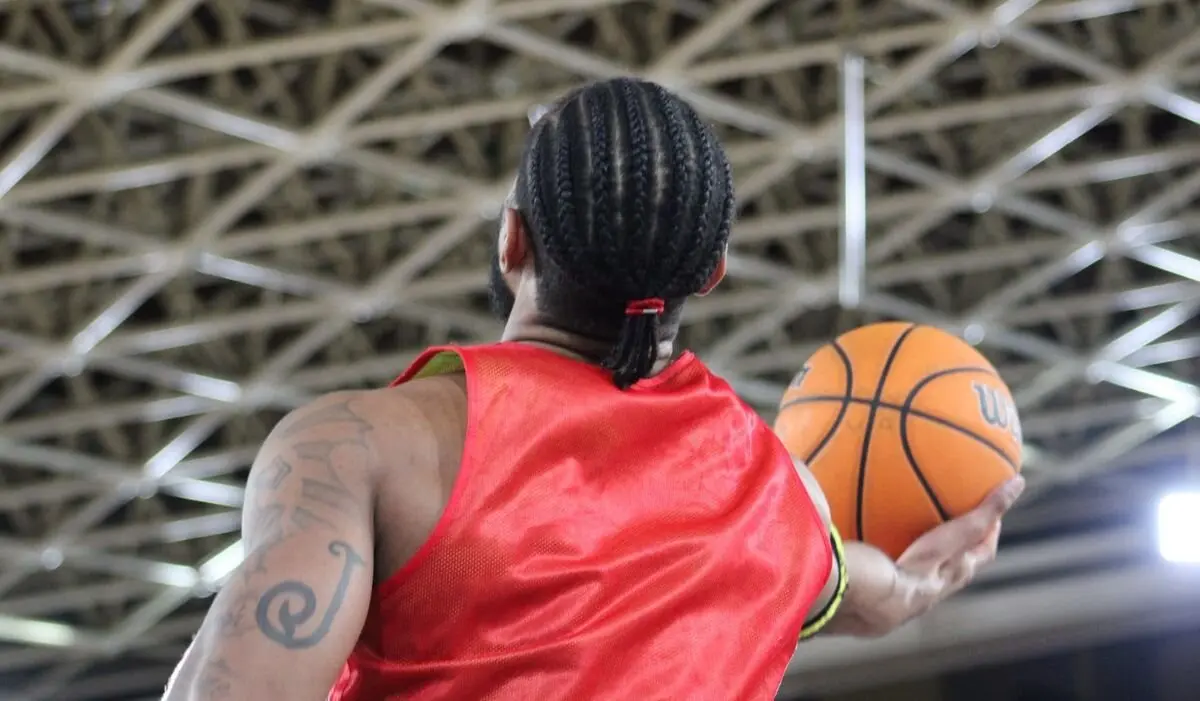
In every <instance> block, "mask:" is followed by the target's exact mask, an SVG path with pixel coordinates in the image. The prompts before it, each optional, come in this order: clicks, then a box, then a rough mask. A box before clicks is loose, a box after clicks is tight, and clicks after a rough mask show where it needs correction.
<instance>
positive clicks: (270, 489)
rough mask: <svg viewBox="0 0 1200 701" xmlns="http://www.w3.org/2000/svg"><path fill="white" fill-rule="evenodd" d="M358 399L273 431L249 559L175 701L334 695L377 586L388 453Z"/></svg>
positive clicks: (249, 530)
mask: <svg viewBox="0 0 1200 701" xmlns="http://www.w3.org/2000/svg"><path fill="white" fill-rule="evenodd" d="M359 397H361V395H359V394H355V393H346V394H337V395H330V396H327V397H324V398H321V399H318V400H316V401H314V402H313V403H311V404H309V405H308V406H305V407H303V408H301V409H298V410H296V411H295V412H293V413H292V414H290V415H289V416H288V417H287V418H285V419H284V420H283V421H281V422H280V423H279V425H278V426H276V428H275V429H274V431H272V433H271V435H270V436H269V437H268V439H267V441H266V443H265V444H264V445H263V447H262V450H261V452H260V453H259V455H258V458H257V459H256V460H255V462H254V466H253V468H252V469H251V472H250V479H249V482H248V484H247V489H246V502H245V506H244V510H243V517H242V538H243V545H244V547H245V552H246V558H245V561H244V562H243V564H242V565H241V566H240V567H239V568H238V570H237V571H236V572H234V573H233V575H232V577H231V578H230V580H229V582H228V584H227V585H226V586H225V588H224V589H223V590H222V591H221V593H220V594H219V595H218V596H217V597H216V599H215V600H214V602H213V606H212V609H211V610H210V612H209V614H208V617H207V618H206V619H205V622H204V625H203V627H202V628H201V633H200V635H199V636H198V638H197V640H196V642H195V643H194V644H193V646H192V649H190V650H189V651H188V653H187V656H186V657H185V658H184V661H183V663H182V665H181V666H180V668H179V671H178V672H177V673H176V678H175V679H174V680H173V683H172V688H170V689H168V694H167V698H169V699H176V698H178V699H196V698H206V699H207V698H222V699H224V698H229V699H235V698H237V699H283V698H286V699H288V700H289V701H307V700H309V699H312V700H314V701H316V700H317V699H325V698H326V695H327V694H328V692H329V689H330V687H331V686H332V685H333V682H334V681H335V680H336V678H337V675H338V673H339V671H340V669H341V667H342V665H343V664H344V663H345V660H346V658H347V656H348V655H349V654H350V652H351V651H352V649H353V647H354V644H355V642H356V641H357V639H358V637H359V634H360V632H361V630H362V625H363V621H364V619H365V617H366V613H367V606H368V603H369V600H370V596H371V588H372V568H373V564H374V557H373V552H374V540H373V530H372V519H373V512H374V509H373V504H374V499H375V488H374V484H375V479H376V476H377V475H378V465H379V457H378V455H377V454H376V451H375V449H374V443H373V436H372V432H373V430H374V428H373V425H372V423H371V421H370V420H369V419H368V418H367V413H366V412H365V411H364V410H363V407H362V406H361V404H360V402H359V401H357V398H359ZM213 689H219V690H221V693H223V694H225V695H221V694H217V695H215V696H213V695H211V694H209V692H211V691H212V690H213Z"/></svg>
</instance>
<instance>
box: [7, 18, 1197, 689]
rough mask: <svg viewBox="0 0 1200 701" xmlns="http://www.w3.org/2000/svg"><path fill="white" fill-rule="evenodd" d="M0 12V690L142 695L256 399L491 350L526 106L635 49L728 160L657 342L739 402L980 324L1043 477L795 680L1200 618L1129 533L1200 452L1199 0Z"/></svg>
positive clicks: (1184, 587)
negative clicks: (844, 184) (843, 74)
mask: <svg viewBox="0 0 1200 701" xmlns="http://www.w3.org/2000/svg"><path fill="white" fill-rule="evenodd" d="M0 32H2V33H3V43H2V44H0V240H2V244H3V245H2V246H0V420H2V423H0V485H2V486H3V489H2V490H0V528H2V530H0V699H10V698H11V699H21V700H22V701H49V700H53V701H69V700H83V699H107V698H114V699H118V698H119V699H130V698H154V697H155V694H156V692H157V691H158V690H160V689H161V685H162V684H163V682H164V680H165V678H166V675H167V673H168V672H169V669H170V668H171V666H172V665H173V663H174V662H175V660H177V659H178V655H179V654H180V653H181V651H182V649H183V646H184V645H185V644H186V643H187V641H188V639H189V636H190V635H191V634H192V633H194V631H195V629H196V627H197V624H198V622H199V620H200V617H201V616H202V614H203V610H204V604H205V599H204V596H205V595H206V594H208V593H210V592H211V590H212V588H213V586H215V585H216V584H217V583H218V582H219V580H220V578H221V577H222V576H223V574H224V573H226V572H228V570H229V567H230V564H231V563H236V559H237V557H238V553H239V548H238V545H237V529H238V525H239V522H238V513H237V508H238V507H239V505H240V503H241V499H242V481H243V479H244V474H245V469H246V468H247V466H248V464H249V462H250V460H251V459H252V457H253V454H254V452H255V449H256V446H257V444H258V442H259V441H260V440H261V439H262V438H263V437H264V435H265V433H266V431H267V430H268V428H269V427H270V425H271V424H272V422H274V421H275V420H277V419H278V418H279V416H281V415H282V413H283V412H285V411H287V410H288V409H289V408H290V407H293V406H295V405H297V404H298V403H300V402H302V401H304V400H305V398H307V397H311V396H313V395H314V394H317V393H320V392H323V391H326V390H330V389H334V388H342V387H353V386H372V385H379V384H382V383H385V382H386V381H388V380H389V379H390V378H391V377H392V376H393V375H395V374H396V373H397V372H398V371H399V370H400V369H401V368H402V367H403V366H404V365H405V363H406V362H407V361H408V360H409V359H410V358H411V357H412V355H413V353H414V350H415V349H417V348H419V347H422V346H425V345H428V344H433V343H441V342H446V341H450V340H455V341H475V340H487V339H492V338H494V337H495V335H496V333H497V331H498V325H497V324H496V323H495V322H494V321H493V320H492V319H491V318H489V317H488V315H487V314H486V305H485V298H484V295H483V291H484V287H485V282H486V274H485V269H486V263H487V259H488V255H489V241H490V237H491V236H492V235H493V234H494V232H495V226H496V223H495V221H494V219H493V217H494V215H495V214H496V212H497V211H498V207H499V204H500V202H501V201H502V199H501V198H502V196H503V195H504V194H505V192H506V190H507V186H508V182H509V180H508V178H509V177H510V175H511V169H512V167H513V166H514V164H515V162H516V159H517V157H518V155H519V150H520V145H521V141H522V139H523V138H524V135H525V133H526V131H527V124H526V112H527V110H528V109H529V108H530V106H531V105H533V104H535V103H538V102H544V101H546V100H548V99H551V98H553V97H554V96H556V95H559V94H561V93H562V92H563V91H564V90H566V89H567V88H569V87H571V86H573V85H576V84H578V83H579V82H580V81H583V80H586V79H593V78H601V77H607V76H613V75H618V74H626V73H636V74H640V75H644V76H648V77H650V78H653V79H656V80H659V81H661V82H663V83H664V84H666V85H668V86H670V87H672V88H674V89H675V90H677V91H678V92H680V93H681V94H683V95H684V96H685V97H687V98H688V99H689V100H690V101H692V103H693V104H694V105H695V106H696V107H697V108H698V109H700V110H701V111H702V112H703V113H704V114H705V116H706V117H707V118H708V119H710V120H711V121H712V122H713V123H714V124H716V125H717V127H718V129H719V130H720V132H721V134H722V137H723V139H724V140H725V143H726V145H727V148H728V151H729V153H730V157H731V159H732V160H733V161H734V163H735V170H736V175H737V179H738V188H739V194H740V197H741V201H742V209H741V214H740V221H739V223H738V225H737V228H736V231H735V234H734V237H735V240H734V245H733V250H732V254H731V268H730V273H731V276H730V280H729V281H728V283H727V284H726V285H725V286H724V287H723V289H721V290H719V291H718V292H716V293H714V294H713V295H711V296H709V297H706V298H704V299H701V300H697V301H696V302H695V303H694V304H692V305H691V308H690V310H689V313H688V315H687V319H686V334H687V340H688V342H689V344H690V345H691V346H692V347H693V348H696V349H698V350H699V351H700V352H701V355H702V356H703V357H705V358H706V359H707V360H708V361H709V362H710V363H711V364H712V365H713V366H714V367H715V368H717V369H719V370H720V371H722V372H724V373H726V374H727V375H728V376H729V377H730V378H732V379H733V381H734V382H735V384H736V386H737V387H738V388H739V390H740V391H742V392H743V393H744V395H745V396H746V397H747V399H748V400H749V401H751V402H752V403H755V404H756V405H758V406H761V407H762V408H763V409H764V411H765V412H767V413H769V412H770V410H771V408H772V407H773V405H774V403H775V402H776V401H777V399H778V397H779V396H780V394H781V392H782V388H783V387H784V385H785V384H786V382H787V380H788V378H789V377H790V375H791V374H792V373H793V372H794V371H795V370H796V369H797V368H798V367H799V366H800V365H801V364H802V362H803V360H804V359H805V358H806V357H807V355H808V354H809V353H810V352H811V350H812V349H813V348H814V347H815V345H816V344H819V343H821V342H822V341H824V340H826V339H828V338H829V337H830V336H831V335H832V334H834V333H835V332H836V331H839V330H845V329H847V328H850V327H852V326H854V325H857V324H860V323H864V322H866V321H871V320H876V319H880V318H888V317H903V318H910V319H914V320H918V321H922V322H927V323H932V324H937V325H940V326H943V327H945V328H948V329H951V330H954V331H957V332H960V333H963V334H964V336H966V337H967V338H968V339H969V340H972V341H973V342H977V343H979V345H980V347H981V348H982V349H983V350H984V351H985V352H986V353H987V354H988V355H989V357H991V358H992V359H993V360H994V362H995V363H996V364H997V365H998V366H999V367H1000V368H1001V371H1002V372H1003V374H1004V376H1005V377H1006V379H1007V380H1008V382H1009V383H1010V384H1011V385H1012V387H1013V388H1014V392H1015V394H1016V396H1017V397H1018V400H1019V404H1020V407H1021V410H1022V415H1023V418H1024V425H1025V430H1026V437H1027V439H1028V441H1029V443H1030V460H1029V474H1030V475H1031V482H1032V484H1033V487H1032V491H1033V492H1034V495H1033V497H1032V498H1030V499H1029V500H1028V503H1027V504H1026V505H1025V506H1024V507H1023V508H1022V509H1021V510H1020V511H1019V513H1017V514H1015V515H1014V516H1013V517H1012V519H1011V521H1010V525H1009V529H1008V532H1009V534H1010V536H1011V538H1010V540H1009V542H1008V544H1007V545H1006V551H1005V552H1004V554H1003V555H1002V557H1001V559H1000V561H999V562H998V563H997V564H996V566H995V567H994V569H993V570H992V571H991V572H990V573H989V574H988V575H987V577H985V581H984V582H981V584H980V586H978V587H976V588H975V589H974V590H973V591H972V592H969V593H968V594H966V595H964V596H962V597H961V598H960V599H959V600H956V601H955V602H952V603H951V604H949V605H947V606H946V607H945V608H944V609H941V610H939V611H938V612H936V613H935V614H933V615H932V616H930V617H929V618H927V619H925V620H923V621H921V622H919V623H917V624H914V625H912V626H910V627H909V628H907V629H905V630H903V631H901V632H900V633H898V634H896V635H895V636H893V637H890V638H887V639H884V640H881V641H876V642H873V643H869V644H867V643H846V642H842V641H835V642H822V643H816V644H813V645H811V646H806V647H805V648H803V649H802V653H803V654H801V655H800V656H799V657H798V659H797V662H796V664H795V671H796V672H797V674H794V675H792V676H790V677H789V679H788V681H787V682H786V683H785V691H801V692H817V691H823V690H831V689H835V688H850V687H853V686H861V685H868V684H872V683H876V682H880V681H884V680H887V679H893V678H900V677H903V676H905V675H914V674H924V673H930V672H936V671H939V670H946V669H951V668H955V667H960V666H964V665H969V664H974V663H979V662H984V661H989V660H998V659H1002V658H1004V657H1005V656H1011V655H1014V654H1019V652H1020V651H1021V650H1025V651H1028V650H1030V649H1034V648H1037V649H1047V648H1050V647H1061V646H1067V645H1075V644H1083V643H1087V642H1090V641H1096V640H1102V639H1105V638H1106V637H1111V636H1120V635H1128V634H1130V633H1132V632H1151V631H1157V630H1166V629H1170V628H1172V627H1177V626H1186V625H1193V626H1194V625H1200V576H1196V575H1195V574H1194V573H1191V574H1189V573H1187V572H1184V571H1170V570H1167V569H1164V566H1162V565H1158V564H1156V563H1155V561H1154V559H1153V557H1150V556H1149V550H1150V547H1149V545H1148V535H1147V531H1146V528H1145V526H1144V518H1143V516H1144V513H1145V511H1146V509H1147V508H1148V505H1149V504H1150V503H1151V502H1150V500H1151V499H1152V497H1153V495H1154V494H1155V493H1156V492H1157V491H1159V490H1161V489H1165V488H1166V486H1167V485H1169V484H1170V481H1171V480H1175V479H1183V478H1184V477H1185V476H1186V475H1185V473H1184V470H1183V467H1182V466H1184V465H1186V464H1187V463H1188V461H1189V458H1191V457H1192V455H1193V454H1194V453H1195V452H1196V450H1195V448H1196V446H1197V444H1198V441H1196V440H1193V439H1192V438H1191V435H1190V431H1189V430H1188V424H1187V422H1188V420H1189V419H1190V418H1191V417H1193V416H1194V415H1196V413H1197V411H1198V410H1200V389H1198V387H1197V381H1200V365H1198V364H1197V362H1196V360H1195V358H1197V357H1200V325H1197V324H1196V322H1195V321H1194V320H1193V318H1194V317H1195V312H1196V311H1197V309H1198V308H1200V208H1197V207H1196V206H1195V205H1193V203H1192V202H1193V200H1194V199H1196V198H1197V196H1200V129H1197V127H1196V124H1198V123H1200V101H1198V100H1197V99H1194V98H1193V97H1191V95H1197V96H1200V3H1197V2H1194V1H1192V2H1183V1H1178V2H1171V1H1167V0H1055V1H1046V2H1037V1H1036V0H1024V1H1019V0H1010V1H1008V2H999V3H992V2H980V1H975V2H954V1H952V0H884V1H870V0H859V1H858V2H852V1H849V0H846V1H843V2H833V1H832V0H786V1H772V0H676V1H675V2H671V3H668V2H661V3H659V2H652V3H651V2H622V1H621V0H494V1H489V0H461V1H459V2H451V1H450V0H441V1H439V2H433V1H430V0H324V2H315V1H314V2H305V3H295V2H286V1H284V0H206V1H202V0H103V1H101V0H6V1H0ZM847 48H853V49H854V50H855V51H857V52H859V53H861V54H862V55H863V56H864V57H865V58H866V64H865V65H866V69H865V78H866V84H867V87H866V92H865V99H864V100H863V104H862V107H863V110H864V112H865V114H866V121H865V134H866V139H867V144H868V145H867V148H866V150H865V153H864V154H863V158H864V160H865V165H866V179H865V188H866V191H867V197H868V207H867V211H866V225H867V228H868V229H869V235H868V236H867V246H866V250H865V259H866V272H865V287H864V289H863V296H862V299H861V304H860V305H859V307H858V309H856V310H848V309H842V308H840V307H839V305H838V303H837V300H838V296H837V294H838V282H839V275H838V246H839V243H838V242H839V239H838V225H839V219H840V210H841V207H840V197H841V195H840V186H839V163H840V159H841V156H842V148H841V144H842V120H841V119H840V116H839V115H840V114H841V112H840V108H839V102H840V101H839V70H838V62H839V60H840V59H841V57H842V55H843V53H844V51H845V50H846V49H847ZM1147 582H1153V585H1148V584H1147Z"/></svg>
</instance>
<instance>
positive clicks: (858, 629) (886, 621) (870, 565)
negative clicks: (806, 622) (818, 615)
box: [822, 542, 917, 636]
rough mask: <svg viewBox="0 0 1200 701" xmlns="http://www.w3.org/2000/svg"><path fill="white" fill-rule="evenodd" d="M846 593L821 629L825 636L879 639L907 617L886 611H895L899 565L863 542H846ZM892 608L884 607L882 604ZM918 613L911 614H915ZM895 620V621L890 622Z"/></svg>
mask: <svg viewBox="0 0 1200 701" xmlns="http://www.w3.org/2000/svg"><path fill="white" fill-rule="evenodd" d="M844 552H845V560H846V579H847V582H846V593H845V595H844V597H843V599H842V603H841V605H840V606H839V607H838V610H837V613H836V614H835V615H834V616H833V618H832V619H831V620H830V621H829V624H828V625H826V626H825V627H824V628H823V629H822V633H824V634H826V635H856V636H878V635H883V634H885V633H888V632H890V631H891V630H892V629H894V628H895V627H897V626H899V625H900V624H901V623H903V622H904V620H907V618H903V619H901V618H899V617H893V616H889V615H887V614H885V613H884V612H892V611H896V610H897V607H896V606H895V602H896V601H897V599H898V598H899V599H903V598H905V593H904V592H902V591H899V586H900V584H899V583H900V578H899V577H898V576H897V575H898V573H897V570H896V564H895V563H894V562H893V561H892V560H891V559H890V558H888V557H887V556H886V555H884V554H883V553H881V552H880V551H879V550H877V549H875V548H873V547H871V546H869V545H866V544H864V543H854V542H850V543H846V544H845V549H844ZM885 603H886V604H889V605H886V606H885V605H883V604H885ZM916 613H917V612H912V615H916ZM892 618H896V620H891V619H892Z"/></svg>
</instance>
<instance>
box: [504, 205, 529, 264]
mask: <svg viewBox="0 0 1200 701" xmlns="http://www.w3.org/2000/svg"><path fill="white" fill-rule="evenodd" d="M529 244H530V241H529V230H528V229H526V228H525V219H524V218H523V217H522V216H521V213H520V212H519V211H517V210H516V209H514V208H512V207H505V208H504V215H503V218H502V220H501V222H500V241H499V245H498V246H497V247H496V250H497V254H498V256H499V259H500V261H499V262H500V272H502V273H506V274H507V273H509V272H512V271H514V270H517V269H519V268H521V267H523V266H524V265H525V264H526V263H527V262H528V259H529V252H530V250H532V249H531V248H530V246H529Z"/></svg>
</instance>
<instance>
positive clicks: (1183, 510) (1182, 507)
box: [1158, 491, 1200, 565]
mask: <svg viewBox="0 0 1200 701" xmlns="http://www.w3.org/2000/svg"><path fill="white" fill-rule="evenodd" d="M1158 552H1159V554H1161V555H1162V558H1163V559H1164V560H1166V561H1167V562H1177V563H1185V564H1195V565H1200V491H1186V492H1174V493H1171V494H1167V495H1166V496H1164V497H1163V498H1162V499H1161V500H1159V502H1158Z"/></svg>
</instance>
